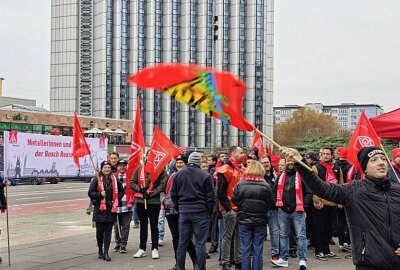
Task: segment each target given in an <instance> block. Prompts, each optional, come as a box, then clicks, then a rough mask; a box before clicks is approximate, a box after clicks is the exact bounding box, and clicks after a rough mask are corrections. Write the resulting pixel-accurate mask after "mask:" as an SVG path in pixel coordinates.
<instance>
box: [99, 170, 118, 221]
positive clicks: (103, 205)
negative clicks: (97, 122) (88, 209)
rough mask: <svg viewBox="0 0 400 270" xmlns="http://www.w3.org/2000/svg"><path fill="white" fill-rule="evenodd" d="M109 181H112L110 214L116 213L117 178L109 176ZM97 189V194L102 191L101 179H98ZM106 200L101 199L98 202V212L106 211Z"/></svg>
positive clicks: (102, 183)
mask: <svg viewBox="0 0 400 270" xmlns="http://www.w3.org/2000/svg"><path fill="white" fill-rule="evenodd" d="M111 181H112V183H111V184H112V190H113V204H112V209H111V212H113V213H117V211H118V184H117V178H116V177H115V175H111ZM97 189H98V191H99V192H102V191H104V181H103V177H102V176H100V177H99V182H98V185H97ZM106 209H107V208H106V198H105V197H103V199H101V201H100V211H106Z"/></svg>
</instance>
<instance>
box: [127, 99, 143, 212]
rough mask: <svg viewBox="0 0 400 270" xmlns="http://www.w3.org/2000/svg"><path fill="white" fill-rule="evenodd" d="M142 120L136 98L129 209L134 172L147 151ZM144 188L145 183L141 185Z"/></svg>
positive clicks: (128, 171)
mask: <svg viewBox="0 0 400 270" xmlns="http://www.w3.org/2000/svg"><path fill="white" fill-rule="evenodd" d="M145 147H146V146H145V144H144V137H143V128H142V120H141V117H140V99H139V97H137V98H136V116H135V122H134V123H133V132H132V141H131V148H130V153H129V160H128V169H127V171H126V201H127V203H128V207H131V205H132V204H133V190H132V189H131V179H132V175H133V172H134V171H135V169H136V168H137V166H139V165H140V163H141V161H142V158H143V154H144V151H145ZM141 186H144V183H141Z"/></svg>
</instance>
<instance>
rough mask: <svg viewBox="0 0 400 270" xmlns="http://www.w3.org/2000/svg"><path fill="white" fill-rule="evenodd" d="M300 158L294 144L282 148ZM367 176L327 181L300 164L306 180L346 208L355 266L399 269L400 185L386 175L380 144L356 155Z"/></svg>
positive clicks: (359, 269) (359, 268)
mask: <svg viewBox="0 0 400 270" xmlns="http://www.w3.org/2000/svg"><path fill="white" fill-rule="evenodd" d="M280 150H281V151H282V152H283V153H284V154H286V155H287V156H290V157H294V158H296V159H298V160H301V159H302V158H301V156H300V154H299V153H298V152H297V151H296V150H295V149H292V148H280ZM357 158H358V161H359V163H360V166H361V169H362V171H363V172H364V173H365V179H364V180H362V181H353V182H351V183H349V184H345V185H334V184H331V183H326V182H324V181H322V180H321V179H320V177H318V176H317V175H315V174H313V173H311V172H310V171H308V170H307V169H306V168H304V167H300V166H298V170H299V172H300V174H301V175H302V177H303V181H304V182H305V183H306V184H307V186H308V187H310V189H311V191H312V192H313V193H314V194H316V195H318V196H320V197H321V198H324V199H327V200H331V201H333V202H335V203H337V204H341V205H343V206H344V207H345V209H346V215H347V219H348V221H349V227H350V237H351V242H352V255H353V263H354V265H356V270H373V269H375V270H376V269H379V270H395V269H400V208H399V205H400V185H393V184H391V182H390V181H389V179H388V178H387V175H386V174H387V169H388V160H387V159H386V157H385V154H384V152H383V151H382V150H381V149H380V148H378V147H373V146H372V147H364V148H363V149H361V150H360V152H359V153H358V155H357Z"/></svg>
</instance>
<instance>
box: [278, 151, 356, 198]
mask: <svg viewBox="0 0 400 270" xmlns="http://www.w3.org/2000/svg"><path fill="white" fill-rule="evenodd" d="M279 150H280V151H281V152H282V153H284V154H285V155H286V156H288V157H291V158H294V157H296V158H298V159H299V160H302V156H301V155H300V154H299V152H298V151H297V150H296V149H293V148H286V147H281V148H280V149H279ZM296 167H297V170H298V172H299V173H300V175H301V177H302V179H303V181H304V183H305V184H306V185H307V187H308V188H309V189H310V190H311V192H312V193H313V194H314V195H317V196H319V197H321V198H323V199H326V200H330V201H333V202H335V203H337V204H341V205H347V204H349V203H350V201H351V199H352V192H351V186H350V185H347V184H346V185H334V184H331V183H326V182H324V181H322V180H321V178H319V177H318V176H317V175H316V174H314V173H312V172H310V171H309V170H307V169H306V168H304V167H303V166H300V165H299V166H296Z"/></svg>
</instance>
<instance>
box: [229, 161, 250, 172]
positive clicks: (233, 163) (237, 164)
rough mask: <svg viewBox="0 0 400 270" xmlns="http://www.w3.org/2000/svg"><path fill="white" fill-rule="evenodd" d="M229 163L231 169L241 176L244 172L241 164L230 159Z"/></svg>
mask: <svg viewBox="0 0 400 270" xmlns="http://www.w3.org/2000/svg"><path fill="white" fill-rule="evenodd" d="M229 161H230V162H231V164H232V166H233V168H234V169H235V170H237V171H239V173H240V174H241V175H242V174H243V173H244V171H245V169H246V168H245V167H243V165H242V163H239V162H238V161H237V160H236V159H234V158H232V157H230V158H229Z"/></svg>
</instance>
